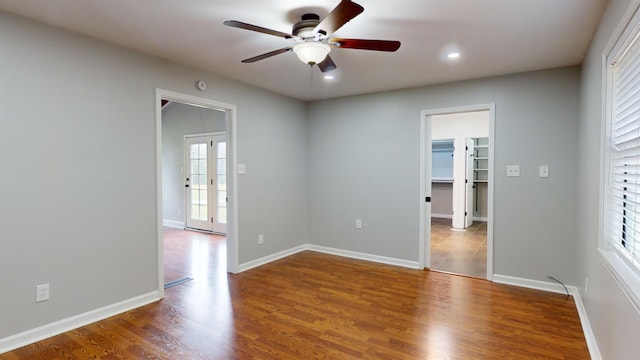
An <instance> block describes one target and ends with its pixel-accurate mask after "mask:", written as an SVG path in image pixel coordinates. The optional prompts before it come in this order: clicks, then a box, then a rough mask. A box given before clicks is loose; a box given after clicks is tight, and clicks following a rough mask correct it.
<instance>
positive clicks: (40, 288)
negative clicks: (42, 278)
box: [36, 284, 49, 302]
mask: <svg viewBox="0 0 640 360" xmlns="http://www.w3.org/2000/svg"><path fill="white" fill-rule="evenodd" d="M47 300H49V284H42V285H36V302H42V301H47Z"/></svg>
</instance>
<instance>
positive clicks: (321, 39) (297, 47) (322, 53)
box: [224, 0, 400, 72]
mask: <svg viewBox="0 0 640 360" xmlns="http://www.w3.org/2000/svg"><path fill="white" fill-rule="evenodd" d="M363 11H364V8H363V7H362V6H360V5H358V4H356V3H354V2H352V1H349V0H342V1H341V2H340V4H338V6H336V8H335V9H333V10H332V11H331V12H330V13H329V15H327V16H326V17H325V18H324V19H322V21H321V20H320V16H318V15H316V14H304V15H302V19H301V20H300V21H298V22H297V23H295V24H293V29H292V30H291V34H287V33H284V32H280V31H277V30H271V29H267V28H264V27H261V26H257V25H251V24H247V23H244V22H241V21H237V20H227V21H225V22H224V25H227V26H231V27H235V28H240V29H245V30H251V31H256V32H260V33H263V34H268V35H273V36H277V37H281V38H285V39H294V40H295V41H296V44H294V45H291V46H287V47H284V48H282V49H278V50H274V51H270V52H268V53H265V54H262V55H258V56H254V57H252V58H248V59H245V60H242V62H243V63H252V62H256V61H258V60H263V59H266V58H269V57H272V56H274V55H278V54H282V53H286V52H289V51H293V52H294V53H295V54H296V55H297V56H298V58H299V59H300V61H302V62H303V63H305V64H308V65H310V66H313V65H317V66H318V68H319V69H320V71H322V72H327V71H331V70H333V69H335V68H336V64H335V63H334V62H333V60H331V57H330V56H329V52H331V49H332V48H344V49H361V50H376V51H388V52H393V51H396V50H398V48H400V42H399V41H392V40H364V39H342V38H330V35H331V34H333V33H334V32H335V31H337V30H338V29H339V28H341V27H342V26H343V25H344V24H346V23H347V22H349V21H350V20H351V19H353V18H355V17H356V16H358V15H360V13H362V12H363Z"/></svg>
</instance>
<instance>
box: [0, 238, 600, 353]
mask: <svg viewBox="0 0 640 360" xmlns="http://www.w3.org/2000/svg"><path fill="white" fill-rule="evenodd" d="M174 235H176V237H179V236H180V237H181V236H185V238H187V239H188V238H189V237H190V236H187V235H194V234H180V233H176V234H174ZM194 236H195V237H198V238H199V240H197V241H194V240H193V239H191V240H184V241H189V246H188V247H187V248H186V249H187V251H186V252H187V253H188V254H190V256H192V260H193V259H196V261H195V262H194V263H192V264H190V265H186V267H185V266H176V270H175V271H173V270H171V272H174V273H175V275H172V277H182V276H192V277H193V278H194V280H193V281H190V282H187V283H185V284H182V285H179V286H175V287H172V288H169V289H167V290H166V293H165V295H166V297H165V299H163V300H161V301H159V302H156V303H153V304H150V305H147V306H144V307H141V308H138V309H135V310H132V311H129V312H127V313H124V314H121V315H118V316H115V317H111V318H109V319H106V320H103V321H100V322H97V323H94V324H91V325H88V326H85V327H82V328H79V329H76V330H73V331H69V332H67V333H64V334H62V335H59V336H56V337H53V338H50V339H47V340H44V341H41V342H39V343H36V344H32V345H29V346H26V347H23V348H20V349H17V350H15V351H12V352H9V353H5V354H2V355H0V359H3V360H15V359H22V360H31V359H33V360H36V359H37V360H46V359H102V360H117V359H181V360H182V359H216V360H217V359H340V360H344V359H589V355H588V351H587V347H586V343H585V339H584V336H583V334H582V329H581V326H580V321H579V319H578V315H577V311H576V308H575V305H574V303H573V300H572V299H571V298H568V297H566V296H564V295H560V294H554V293H547V292H542V291H536V290H530V289H524V288H518V287H512V286H506V285H499V284H494V283H491V282H488V281H485V280H479V279H473V278H468V277H461V276H453V275H449V274H445V273H438V272H431V271H420V270H411V269H405V268H399V267H394V266H389V265H382V264H376V263H370V262H365V261H359V260H352V259H346V258H341V257H336V256H331V255H326V254H321V253H315V252H308V251H307V252H303V253H299V254H296V255H293V256H290V257H287V258H285V259H281V260H278V261H275V262H273V263H270V264H267V265H264V266H261V267H259V268H256V269H252V270H249V271H246V272H244V273H241V274H237V275H228V274H226V273H225V269H224V268H225V266H226V265H225V261H226V260H225V257H224V251H221V250H220V249H221V248H222V246H223V245H222V243H223V241H220V239H214V238H213V237H212V236H210V235H204V234H199V233H196V235H194ZM203 236H204V238H203ZM207 237H209V238H208V240H206V238H207ZM205 240H206V241H205ZM205 242H208V243H209V244H208V245H206V244H204V243H205ZM178 244H180V243H179V242H178ZM167 250H169V249H167ZM178 253H179V252H173V251H172V250H169V251H166V254H167V255H168V256H171V255H170V254H178ZM221 254H222V255H221ZM198 259H199V260H198ZM207 259H208V260H207ZM169 273H170V271H167V274H169ZM169 280H173V279H169Z"/></svg>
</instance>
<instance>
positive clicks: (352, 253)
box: [307, 245, 423, 269]
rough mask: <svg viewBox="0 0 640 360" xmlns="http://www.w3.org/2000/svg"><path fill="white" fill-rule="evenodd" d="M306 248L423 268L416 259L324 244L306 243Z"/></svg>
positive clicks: (412, 267) (383, 262)
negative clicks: (362, 251) (411, 259)
mask: <svg viewBox="0 0 640 360" xmlns="http://www.w3.org/2000/svg"><path fill="white" fill-rule="evenodd" d="M307 250H311V251H315V252H321V253H325V254H330V255H337V256H342V257H346V258H351V259H358V260H366V261H372V262H377V263H382V264H388V265H395V266H402V267H405V268H410V269H422V268H423V267H421V266H420V263H419V262H417V261H410V260H403V259H396V258H391V257H386V256H380V255H372V254H365V253H360V252H355V251H349V250H341V249H335V248H330V247H325V246H318V245H308V246H307Z"/></svg>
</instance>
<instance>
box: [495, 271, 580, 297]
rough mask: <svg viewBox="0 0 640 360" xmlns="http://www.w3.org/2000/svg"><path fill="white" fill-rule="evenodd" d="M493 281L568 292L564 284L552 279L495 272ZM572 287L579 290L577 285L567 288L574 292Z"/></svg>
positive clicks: (563, 292) (560, 292)
mask: <svg viewBox="0 0 640 360" xmlns="http://www.w3.org/2000/svg"><path fill="white" fill-rule="evenodd" d="M493 282H496V283H498V284H506V285H515V286H520V287H526V288H529V289H536V290H542V291H549V292H554V293H559V294H566V292H565V291H564V288H563V287H562V285H560V284H558V283H556V282H551V281H539V280H530V279H524V278H519V277H514V276H507V275H499V274H493ZM572 288H573V291H577V289H576V288H575V287H573V286H567V289H568V290H569V293H570V294H571V293H572Z"/></svg>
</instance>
